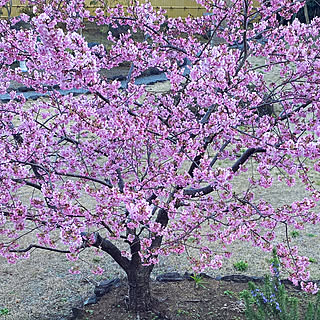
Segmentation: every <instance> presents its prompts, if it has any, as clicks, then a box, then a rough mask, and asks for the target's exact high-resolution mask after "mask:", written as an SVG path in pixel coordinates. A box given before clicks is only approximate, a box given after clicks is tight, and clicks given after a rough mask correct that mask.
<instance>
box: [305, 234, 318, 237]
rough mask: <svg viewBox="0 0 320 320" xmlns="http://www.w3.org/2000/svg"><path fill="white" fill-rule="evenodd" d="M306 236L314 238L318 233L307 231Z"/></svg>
mask: <svg viewBox="0 0 320 320" xmlns="http://www.w3.org/2000/svg"><path fill="white" fill-rule="evenodd" d="M306 236H307V237H310V238H314V237H316V236H317V235H316V234H313V233H307V234H306Z"/></svg>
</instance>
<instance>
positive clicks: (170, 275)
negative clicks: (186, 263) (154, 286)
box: [156, 272, 185, 282]
mask: <svg viewBox="0 0 320 320" xmlns="http://www.w3.org/2000/svg"><path fill="white" fill-rule="evenodd" d="M184 279H185V277H184V276H182V275H180V273H178V272H167V273H164V274H160V275H159V276H157V277H156V281H159V282H174V281H183V280H184Z"/></svg>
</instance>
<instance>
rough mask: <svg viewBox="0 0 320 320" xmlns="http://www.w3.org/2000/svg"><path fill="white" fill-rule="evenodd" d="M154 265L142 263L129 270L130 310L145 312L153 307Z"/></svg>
mask: <svg viewBox="0 0 320 320" xmlns="http://www.w3.org/2000/svg"><path fill="white" fill-rule="evenodd" d="M151 271H152V267H144V266H142V265H141V264H139V265H137V266H136V267H135V268H134V267H133V266H132V268H130V270H128V272H127V277H128V287H129V301H128V307H129V310H131V311H135V312H139V311H140V312H143V311H148V310H150V309H151V290H150V274H151Z"/></svg>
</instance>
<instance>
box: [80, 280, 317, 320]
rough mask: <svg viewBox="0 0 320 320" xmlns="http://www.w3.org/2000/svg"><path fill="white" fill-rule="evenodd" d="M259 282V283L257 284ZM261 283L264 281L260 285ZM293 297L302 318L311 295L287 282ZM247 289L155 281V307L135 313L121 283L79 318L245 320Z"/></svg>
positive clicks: (214, 282) (232, 285)
mask: <svg viewBox="0 0 320 320" xmlns="http://www.w3.org/2000/svg"><path fill="white" fill-rule="evenodd" d="M258 285H259V284H258ZM261 285H262V284H261ZM286 288H287V292H288V293H289V296H291V297H297V298H299V300H300V308H299V313H300V319H304V312H305V310H306V306H307V303H308V301H314V300H315V297H314V296H310V295H309V296H308V295H306V294H305V293H303V292H301V291H298V290H297V289H295V288H294V287H292V286H290V285H288V286H287V287H286ZM246 289H248V285H247V283H238V282H226V281H217V280H213V279H206V280H205V283H204V284H203V287H202V286H200V287H196V286H195V282H193V281H188V280H184V281H181V282H172V283H159V282H153V283H152V292H153V295H154V297H155V298H154V303H153V308H152V310H150V311H149V312H146V313H140V314H134V313H131V312H128V311H127V308H126V297H127V296H126V294H127V291H126V287H125V286H121V287H119V288H115V289H114V290H113V291H111V292H110V293H108V294H107V295H105V296H104V297H102V299H101V300H100V302H99V304H97V305H88V306H86V307H85V308H84V309H82V310H79V316H78V317H77V318H76V319H77V320H80V319H81V320H138V319H139V320H245V319H246V317H245V312H244V310H245V305H244V302H243V300H242V299H241V292H242V291H243V290H246Z"/></svg>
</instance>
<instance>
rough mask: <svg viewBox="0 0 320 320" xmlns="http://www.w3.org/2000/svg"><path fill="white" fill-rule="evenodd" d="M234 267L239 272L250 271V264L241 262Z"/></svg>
mask: <svg viewBox="0 0 320 320" xmlns="http://www.w3.org/2000/svg"><path fill="white" fill-rule="evenodd" d="M233 266H234V268H235V269H236V270H237V271H246V270H247V269H248V262H247V261H242V260H240V261H238V262H235V263H234V264H233Z"/></svg>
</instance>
